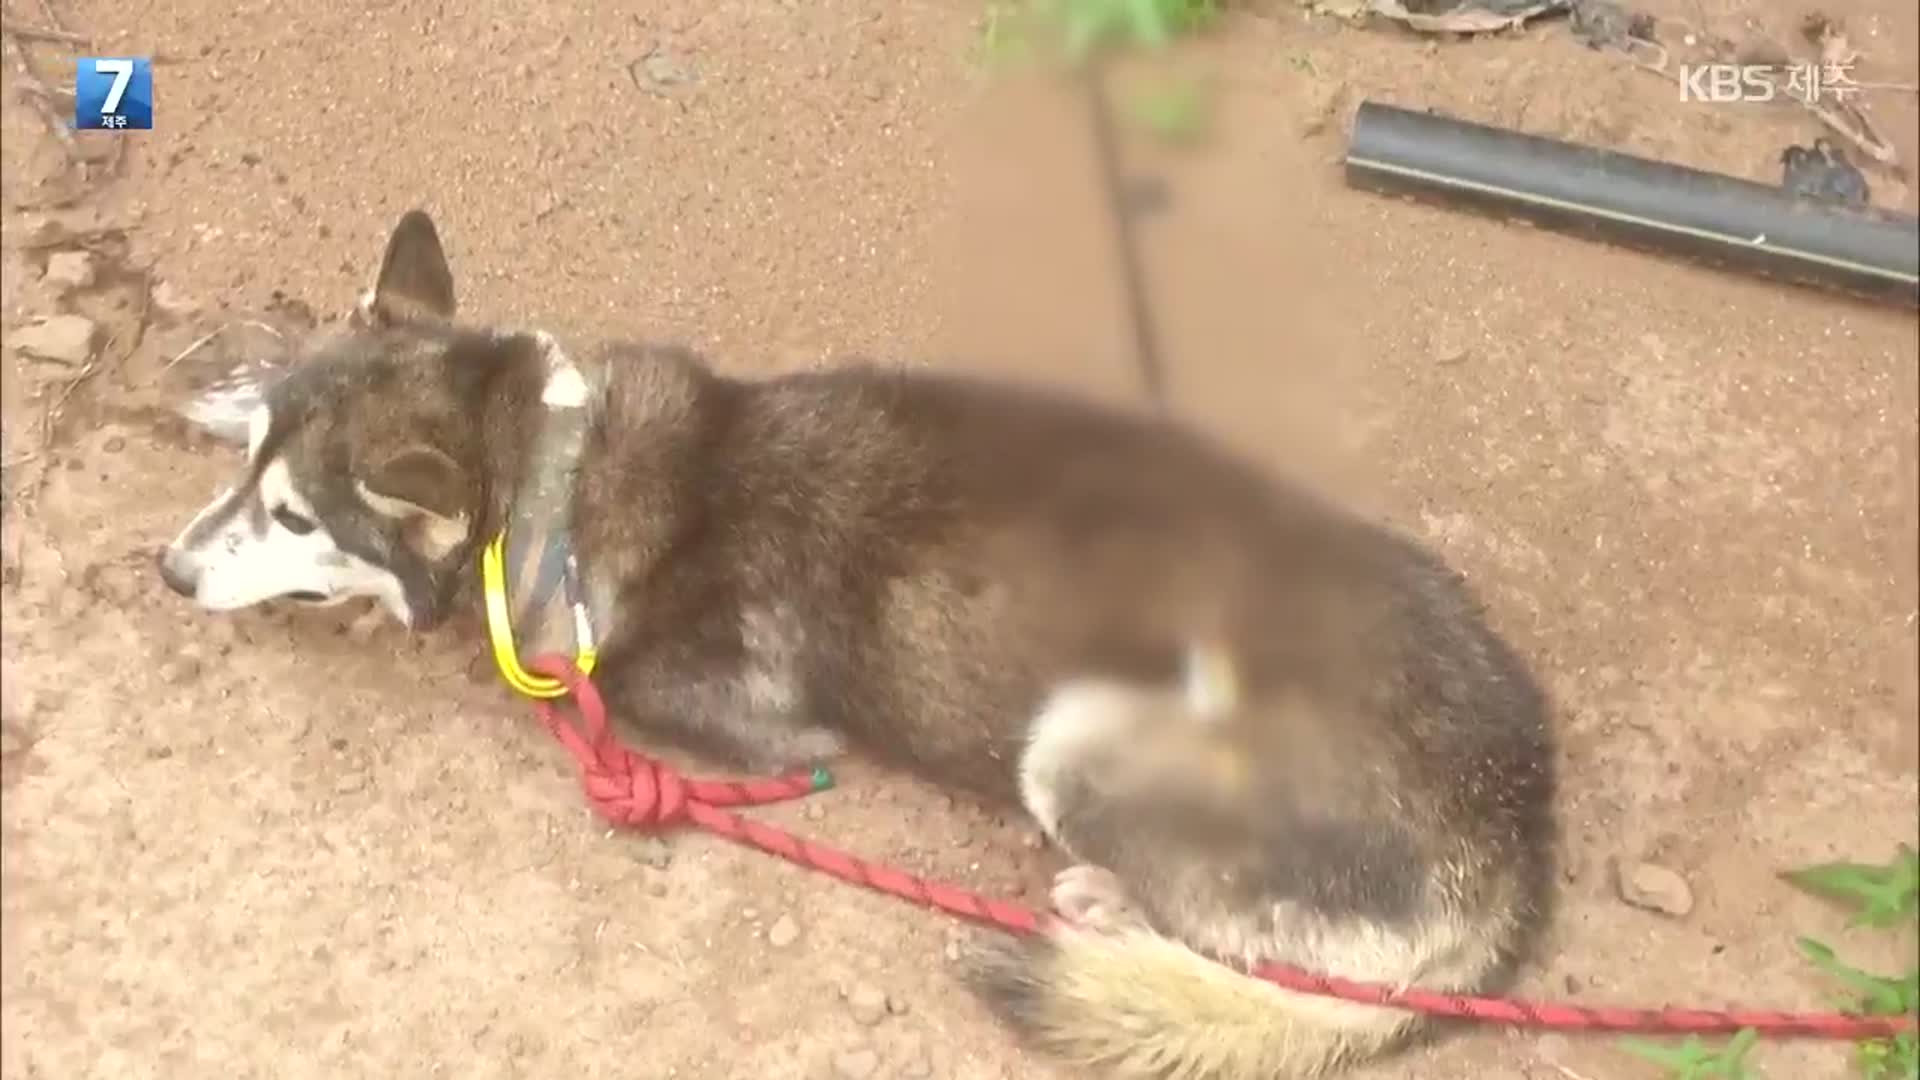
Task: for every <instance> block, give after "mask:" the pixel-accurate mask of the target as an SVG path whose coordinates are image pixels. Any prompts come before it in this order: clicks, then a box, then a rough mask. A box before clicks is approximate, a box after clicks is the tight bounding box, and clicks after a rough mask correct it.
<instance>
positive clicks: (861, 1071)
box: [833, 1050, 880, 1080]
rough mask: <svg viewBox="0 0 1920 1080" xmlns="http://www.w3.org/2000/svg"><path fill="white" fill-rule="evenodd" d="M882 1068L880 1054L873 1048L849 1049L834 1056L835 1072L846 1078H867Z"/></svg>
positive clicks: (850, 1079)
mask: <svg viewBox="0 0 1920 1080" xmlns="http://www.w3.org/2000/svg"><path fill="white" fill-rule="evenodd" d="M879 1068H880V1055H879V1054H876V1053H874V1052H873V1051H872V1050H847V1051H844V1052H842V1053H839V1054H835V1055H834V1056H833V1074H834V1075H835V1076H839V1077H843V1078H844V1080H866V1078H867V1077H869V1076H872V1075H873V1074H874V1072H875V1071H876V1070H878V1069H879Z"/></svg>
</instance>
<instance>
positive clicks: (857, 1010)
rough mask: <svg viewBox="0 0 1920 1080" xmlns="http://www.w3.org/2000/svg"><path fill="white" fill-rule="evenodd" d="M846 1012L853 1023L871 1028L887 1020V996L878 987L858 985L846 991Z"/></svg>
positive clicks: (864, 984)
mask: <svg viewBox="0 0 1920 1080" xmlns="http://www.w3.org/2000/svg"><path fill="white" fill-rule="evenodd" d="M847 1011H848V1012H850V1013H852V1014H853V1019H854V1022H855V1023H857V1024H864V1025H866V1026H867V1027H872V1026H873V1025H875V1024H877V1023H879V1022H880V1021H882V1020H884V1019H886V1018H887V995H886V993H885V992H884V991H882V990H881V989H880V988H879V987H876V986H870V985H868V984H866V983H860V984H858V985H856V986H854V987H853V989H851V990H849V991H847Z"/></svg>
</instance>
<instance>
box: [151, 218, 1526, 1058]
mask: <svg viewBox="0 0 1920 1080" xmlns="http://www.w3.org/2000/svg"><path fill="white" fill-rule="evenodd" d="M297 353H298V355H297V357H296V360H295V362H292V363H290V364H288V365H286V366H285V367H284V368H283V369H282V370H280V372H279V374H277V375H276V376H275V377H274V378H271V379H258V380H255V381H254V382H253V383H251V384H248V385H245V386H227V387H224V388H222V389H220V390H219V391H218V392H215V393H210V394H209V395H208V396H206V397H205V398H203V399H202V401H201V402H200V406H201V413H200V415H199V419H200V421H201V423H202V426H204V427H206V428H207V429H208V430H211V431H225V432H228V433H230V434H232V435H234V436H235V437H236V438H244V442H245V444H246V457H245V464H244V466H243V467H242V468H241V470H240V473H239V477H238V479H237V480H236V481H235V482H234V483H233V484H232V485H231V486H230V487H229V488H227V489H226V490H224V491H223V492H221V493H220V494H219V495H218V497H217V498H215V499H214V500H213V502H212V503H211V504H210V505H208V506H207V507H206V508H205V509H203V510H201V511H200V512H199V514H198V515H196V516H195V517H194V518H193V519H192V521H191V522H190V523H189V524H187V525H186V527H185V528H184V529H183V530H182V531H181V532H180V534H179V535H178V536H177V537H176V538H175V539H174V540H173V541H172V542H171V543H170V544H169V545H168V546H167V547H166V548H165V550H164V551H163V552H161V554H160V556H159V559H158V562H159V576H160V577H161V578H162V579H163V580H164V582H165V584H166V585H167V586H168V587H169V588H171V589H172V590H173V591H174V592H176V593H178V594H180V595H181V596H184V597H187V598H189V599H191V600H193V601H195V602H196V603H197V604H198V605H199V606H201V607H202V608H206V609H209V610H213V611H229V610H234V609H237V608H242V607H247V606H250V605H253V604H257V603H261V602H264V601H268V600H273V599H283V598H293V599H298V600H304V601H307V602H311V603H322V604H325V603H337V602H340V601H342V600H344V599H347V598H350V597H371V598H373V599H374V600H375V601H377V602H378V603H379V604H381V605H383V606H384V607H385V609H386V610H387V611H388V612H390V613H391V614H392V615H393V616H395V617H396V618H398V619H399V620H400V621H401V622H402V623H404V624H406V626H408V627H410V628H411V629H413V630H415V631H427V630H430V629H432V628H433V627H435V626H436V625H437V624H439V623H441V622H442V621H443V620H444V619H445V618H446V617H447V616H448V614H449V613H450V612H452V611H455V610H457V609H458V606H459V605H460V604H461V603H463V602H470V600H471V597H472V591H473V590H472V588H471V585H470V582H471V580H472V579H473V578H474V577H475V576H476V575H475V568H476V566H477V565H478V566H482V567H486V568H488V573H489V574H493V575H495V577H494V578H490V579H489V580H490V581H492V582H493V584H491V585H489V586H488V587H487V588H485V589H483V590H482V592H483V594H484V595H485V597H486V602H487V605H488V608H487V612H488V619H489V624H490V625H497V624H499V623H502V622H505V623H511V624H513V625H511V626H509V628H508V633H509V636H510V640H511V642H512V647H511V649H510V650H509V652H510V653H512V654H514V655H532V654H534V653H541V654H552V655H559V656H562V657H564V656H569V655H574V656H578V657H581V658H582V662H583V663H584V662H586V660H587V659H589V658H590V659H591V661H592V663H593V664H594V677H595V678H596V679H597V681H598V683H599V685H600V686H601V688H602V691H603V693H604V694H605V696H606V697H607V699H608V700H609V702H610V704H611V705H612V707H613V708H614V710H615V711H616V713H617V715H619V716H620V717H622V718H623V721H624V722H625V723H626V724H628V725H629V726H630V727H631V729H632V730H633V731H635V732H636V733H638V734H639V735H640V736H641V737H643V738H647V739H651V740H654V741H657V742H665V743H669V744H673V745H678V746H681V747H685V748H688V749H691V750H694V751H698V752H700V753H703V754H706V755H708V756H709V757H712V758H717V759H718V760H719V761H721V762H724V763H726V764H728V765H730V766H732V767H735V768H739V769H742V770H753V771H765V770H774V769H781V768H787V767H793V766H802V765H813V764H820V763H824V762H827V761H830V760H832V759H834V758H836V757H838V756H840V755H842V754H843V753H848V752H855V751H857V752H861V753H864V754H866V755H869V756H870V757H872V758H877V759H879V760H881V761H885V762H889V763H892V764H894V765H897V766H900V767H903V768H905V769H907V770H910V771H912V772H913V773H916V774H918V775H919V776H922V777H924V778H926V779H928V780H930V781H932V782H934V783H936V784H940V785H942V786H944V787H947V788H949V789H953V790H956V791H959V792H965V793H970V794H973V795H975V796H978V797H980V798H983V799H986V800H989V801H992V802H998V803H1002V804H1006V805H1017V806H1020V807H1023V808H1024V809H1025V810H1026V811H1027V812H1028V813H1030V814H1031V815H1032V817H1033V818H1034V820H1035V821H1037V823H1038V824H1039V826H1040V828H1041V829H1043V830H1044V831H1045V833H1046V835H1047V836H1049V837H1050V838H1051V839H1052V840H1053V842H1054V843H1056V844H1057V845H1058V846H1059V848H1061V849H1062V850H1063V851H1064V852H1065V853H1067V854H1068V855H1069V857H1070V858H1071V860H1072V864H1073V865H1072V866H1071V867H1070V868H1069V869H1068V870H1066V871H1065V872H1064V873H1062V874H1061V875H1060V876H1059V878H1058V879H1057V880H1056V883H1055V888H1054V895H1053V899H1054V905H1055V907H1056V909H1057V910H1058V912H1059V913H1060V915H1061V916H1062V918H1060V919H1058V920H1056V921H1054V922H1053V923H1052V924H1050V926H1049V928H1048V929H1047V930H1046V932H1045V933H1043V934H1041V935H1038V936H1035V937H1030V938H1023V939H1020V940H1018V941H1016V942H1014V943H1012V944H1009V945H1005V946H995V947H991V948H988V949H985V950H983V951H982V952H981V953H979V954H978V955H976V956H975V957H973V958H972V959H970V960H969V961H968V963H967V965H966V968H967V970H966V971H965V972H964V975H963V977H964V979H965V981H966V982H967V983H968V984H969V985H970V986H972V987H973V988H974V989H975V990H976V991H977V992H978V993H979V994H980V995H981V997H982V999H983V1000H984V1001H985V1002H986V1003H987V1004H988V1005H989V1007H990V1008H991V1009H992V1010H993V1011H994V1012H995V1013H996V1014H997V1015H998V1016H999V1017H1001V1018H1002V1019H1003V1020H1004V1021H1005V1022H1006V1023H1007V1025H1009V1027H1010V1029H1011V1030H1012V1031H1013V1032H1015V1033H1016V1034H1017V1036H1018V1037H1020V1038H1021V1039H1023V1040H1024V1041H1025V1042H1026V1044H1027V1045H1029V1046H1031V1047H1032V1048H1034V1049H1035V1050H1036V1051H1038V1052H1041V1053H1043V1054H1045V1055H1049V1056H1051V1057H1052V1058H1054V1059H1055V1060H1057V1061H1059V1062H1061V1063H1063V1064H1066V1065H1069V1066H1078V1067H1080V1068H1081V1069H1084V1070H1086V1071H1087V1072H1089V1073H1091V1074H1093V1075H1104V1076H1113V1077H1124V1078H1129V1080H1147V1078H1152V1080H1275V1078H1289V1077H1309V1076H1319V1075H1324V1074H1325V1073H1327V1072H1330V1071H1334V1070H1337V1069H1338V1068H1341V1067H1343V1066H1345V1065H1347V1064H1350V1063H1353V1062H1356V1061H1360V1060H1363V1059H1366V1058H1369V1057H1373V1056H1377V1055H1381V1054H1386V1053H1390V1052H1394V1051H1396V1050H1397V1049H1399V1048H1401V1047H1403V1046H1405V1045H1406V1044H1407V1043H1409V1042H1411V1041H1412V1040H1413V1039H1414V1037H1415V1036H1416V1035H1417V1034H1418V1033H1420V1032H1421V1031H1422V1030H1423V1027H1422V1025H1421V1024H1420V1023H1419V1021H1418V1020H1417V1018H1415V1017H1414V1016H1412V1015H1411V1014H1409V1013H1407V1012H1404V1011H1401V1010H1395V1009H1390V1008H1382V1007H1375V1006H1367V1005H1360V1004H1352V1003H1347V1002H1340V1001H1334V1000H1329V999H1322V998H1318V997H1314V996H1310V995H1306V994H1302V993H1298V992H1294V991H1289V990H1285V989H1282V988H1280V987H1278V986H1276V985H1273V984H1271V983H1269V982H1265V981H1262V980H1259V979H1257V978H1254V977H1252V976H1250V975H1248V974H1244V973H1242V972H1241V971H1239V970H1236V967H1245V966H1252V965H1257V964H1262V963H1279V964H1289V965H1296V966H1299V967H1303V968H1306V969H1309V970H1313V971H1316V972H1320V973H1324V974H1326V975H1331V976H1338V977H1344V978H1348V979H1356V980H1363V981H1369V982H1377V983H1385V984H1390V985H1394V986H1412V985H1418V986H1421V987H1424V988H1428V989H1433V990H1438V991H1443V992H1449V993H1469V992H1476V991H1483V990H1487V989H1490V988H1493V987H1496V986H1498V985H1499V984H1500V983H1502V982H1503V981H1505V980H1506V979H1508V978H1510V977H1511V975H1512V974H1513V972H1514V969H1515V967H1516V965H1517V964H1518V963H1519V962H1520V961H1521V960H1522V959H1524V957H1525V956H1526V955H1527V954H1528V953H1529V951H1530V947H1531V944H1532V943H1533V942H1534V941H1535V940H1536V938H1537V936H1538V930H1539V928H1540V926H1541V924H1542V922H1543V921H1544V919H1545V918H1546V917H1547V911H1548V907H1549V903H1550V882H1551V879H1552V871H1551V866H1552V860H1553V855H1552V852H1553V847H1554V841H1555V829H1556V826H1555V822H1554V815H1553V812H1552V803H1553V797H1554V788H1555V780H1554V773H1553V767H1552V762H1553V756H1554V748H1553V741H1552V737H1551V731H1550V724H1549V717H1548V713H1549V703H1548V702H1547V700H1546V698H1545V695H1544V693H1543V692H1542V690H1541V689H1540V688H1539V686H1538V685H1537V684H1536V682H1535V681H1534V679H1533V678H1532V676H1531V675H1530V674H1529V672H1528V669H1527V667H1526V665H1525V664H1524V663H1523V662H1522V660H1521V659H1520V658H1519V657H1518V656H1517V655H1516V653H1515V652H1514V651H1513V650H1512V649H1511V648H1510V647H1509V646H1508V645H1506V644H1505V643H1504V642H1503V641H1502V640H1501V638H1500V637H1499V636H1498V635H1496V633H1495V632H1494V631H1493V630H1492V629H1491V628H1490V625H1489V623H1488V621H1487V620H1486V618H1485V617H1484V615H1483V614H1482V612H1481V610H1480V606H1479V604H1478V603H1477V601H1476V600H1475V599H1474V597H1473V595H1472V593H1471V590H1470V589H1469V588H1468V587H1467V586H1466V584H1465V583H1464V582H1463V581H1462V579H1461V578H1460V576H1459V575H1458V574H1456V573H1455V572H1453V571H1451V570H1450V569H1448V568H1447V567H1446V566H1445V565H1444V564H1443V563H1441V562H1440V561H1439V560H1438V559H1437V558H1436V557H1435V556H1434V555H1433V554H1431V553H1430V552H1428V551H1427V550H1425V549H1424V548H1422V547H1421V546H1419V545H1418V544H1416V543H1414V542H1413V541H1411V540H1410V539H1408V538H1405V537H1403V536H1401V535H1399V534H1397V533H1395V532H1393V531H1391V530H1388V529H1386V528H1384V527H1382V526H1379V525H1377V524H1374V523H1371V522H1368V521H1365V520H1362V519H1361V518H1360V517H1359V516H1358V515H1357V514H1355V513H1350V512H1346V511H1343V510H1341V509H1339V508H1338V507H1337V506H1335V505H1332V504H1331V502H1330V500H1329V499H1327V498H1326V497H1323V496H1316V495H1309V494H1307V493H1306V492H1305V491H1304V490H1301V489H1298V488H1296V487H1294V486H1291V485H1289V484H1285V483H1282V482H1281V481H1280V480H1279V479H1277V478H1276V477H1273V476H1269V475H1267V474H1266V473H1264V472H1263V471H1261V470H1260V469H1258V468H1256V467H1254V466H1253V465H1251V464H1249V463H1247V462H1246V461H1244V460H1242V459H1240V458H1239V457H1237V456H1235V455H1232V454H1230V453H1229V452H1227V451H1226V450H1225V449H1223V448H1221V447H1220V446H1218V445H1216V444H1214V443H1212V442H1209V441H1208V440H1206V439H1205V438H1203V437H1202V436H1201V435H1199V434H1198V433H1197V432H1194V431H1191V430H1189V429H1187V428H1185V427H1182V426H1180V425H1178V424H1176V423H1174V422H1171V421H1165V420H1161V419H1156V418H1152V417H1149V416H1147V415H1145V414H1144V413H1142V414H1139V415H1136V414H1134V413H1131V412H1128V411H1126V410H1125V409H1122V408H1120V407H1117V406H1103V405H1095V404H1092V403H1090V402H1087V401H1082V400H1079V399H1077V398H1074V397H1072V396H1070V395H1066V394H1064V393H1061V392H1057V391H1043V390H1041V389H1039V388H1037V387H1033V386H1027V385H1021V384H1015V383H1011V382H997V381H989V380H985V379H976V378H968V377H963V376H960V375H954V374H939V373H934V372H930V371H919V372H910V371H908V370H906V369H894V368H888V367H883V366H879V365H875V364H872V363H865V362H858V361H851V360H850V361H847V362H844V363H841V364H837V365H835V366H833V367H831V368H828V369H823V370H817V371H810V372H804V373H791V374H784V375H778V376H771V377H763V378H756V379H741V378H734V377H730V376H727V375H725V374H722V373H720V372H719V371H717V370H715V369H714V368H713V367H712V366H710V365H709V364H708V363H707V362H706V361H705V360H703V359H702V358H701V357H700V356H699V355H697V354H696V353H694V352H692V351H690V350H688V349H685V348H682V347H678V346H673V345H663V344H648V343H616V344H611V345H604V346H600V347H596V348H594V349H592V350H589V351H583V352H580V353H579V354H578V355H576V353H575V351H573V350H572V349H570V348H569V346H568V345H567V344H565V343H563V342H562V341H561V340H560V339H559V338H557V337H555V336H553V335H551V334H549V333H546V332H542V331H521V330H513V329H499V328H487V327H481V326H476V325H473V324H470V323H468V322H465V321H462V320H461V319H460V318H459V317H457V315H456V305H455V299H454V287H453V278H452V274H451V272H450V270H449V268H448V265H447V261H446V257H445V254H444V252H443V249H442V246H441V243H440V239H439V234H438V231H437V230H436V227H435V225H434V223H433V221H432V219H431V218H430V217H428V216H427V215H426V214H425V213H424V212H422V211H418V210H416V211H411V212H409V213H407V214H406V215H405V216H404V217H402V218H401V220H400V221H399V223H398V225H397V226H396V228H395V229H394V231H393V233H392V234H391V236H390V238H389V240H388V243H387V247H386V251H385V254H384V257H383V259H382V262H381V264H380V268H379V272H378V274H377V276H376V279H375V284H374V287H373V288H372V290H371V291H370V292H368V293H367V294H365V295H364V296H363V297H362V298H361V299H360V302H359V304H358V306H357V307H356V308H355V309H354V314H353V315H352V316H351V317H349V318H348V319H346V320H344V326H343V327H342V328H339V329H335V330H332V331H330V332H328V333H326V334H323V335H322V336H321V337H319V338H318V339H317V340H316V341H314V342H312V343H310V344H306V345H303V346H301V347H300V348H299V349H298V350H297ZM223 418H224V419H223ZM507 662H508V663H517V661H514V660H509V661H507Z"/></svg>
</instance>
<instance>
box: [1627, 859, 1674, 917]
mask: <svg viewBox="0 0 1920 1080" xmlns="http://www.w3.org/2000/svg"><path fill="white" fill-rule="evenodd" d="M1615 874H1616V877H1615V880H1614V886H1615V888H1616V889H1617V890H1618V892H1619V894H1620V899H1622V900H1624V901H1626V902H1627V903H1628V904H1631V905H1632V906H1634V907H1637V908H1640V909H1642V910H1644V911H1654V912H1658V913H1660V914H1662V915H1670V916H1672V917H1674V918H1676V919H1677V918H1682V917H1684V916H1685V915H1686V914H1687V913H1688V912H1691V911H1692V910H1693V889H1692V888H1690V887H1689V886H1688V885H1687V881H1686V879H1685V878H1683V877H1681V876H1680V875H1679V874H1677V873H1675V872H1673V871H1672V870H1669V869H1667V868H1666V867H1664V866H1661V865H1660V864H1658V863H1651V862H1631V863H1621V864H1620V865H1619V867H1618V868H1617V869H1616V871H1615Z"/></svg>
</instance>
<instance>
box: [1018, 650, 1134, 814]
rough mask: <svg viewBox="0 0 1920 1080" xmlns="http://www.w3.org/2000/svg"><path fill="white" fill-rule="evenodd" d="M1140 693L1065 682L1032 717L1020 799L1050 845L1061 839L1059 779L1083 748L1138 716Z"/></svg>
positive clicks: (1118, 733)
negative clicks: (1050, 841)
mask: <svg viewBox="0 0 1920 1080" xmlns="http://www.w3.org/2000/svg"><path fill="white" fill-rule="evenodd" d="M1140 694H1141V691H1140V690H1139V689H1138V688H1137V687H1131V686H1124V685H1121V684H1119V683H1115V682H1106V681H1102V680H1097V679H1085V680H1079V681H1075V682H1069V683H1065V684H1063V685H1061V686H1060V687H1058V688H1056V689H1055V690H1054V692H1053V694H1052V695H1051V696H1049V697H1048V699H1047V703H1046V704H1045V705H1044V706H1042V707H1041V709H1040V712H1039V714H1038V715H1036V716H1035V717H1034V718H1033V724H1032V725H1031V726H1030V727H1029V728H1028V734H1027V749H1026V753H1024V754H1022V755H1021V757H1020V801H1021V802H1023V803H1025V804H1026V807H1027V812H1028V813H1030V814H1032V815H1033V818H1034V821H1036V822H1037V823H1038V824H1039V826H1040V828H1041V829H1042V830H1043V831H1044V832H1045V833H1046V834H1047V836H1048V837H1049V838H1051V839H1052V840H1053V841H1054V843H1056V844H1057V843H1060V832H1059V830H1060V801H1059V795H1058V787H1059V784H1060V781H1061V779H1062V778H1063V777H1064V776H1065V775H1066V774H1068V773H1070V772H1072V771H1074V769H1076V768H1077V767H1078V765H1079V762H1080V761H1081V759H1082V757H1083V755H1085V754H1086V752H1087V751H1089V750H1091V749H1092V748H1094V747H1095V746H1098V745H1101V744H1103V743H1109V742H1112V741H1114V740H1116V739H1120V738H1123V737H1124V736H1125V734H1126V732H1127V730H1128V729H1129V728H1131V727H1132V726H1133V723H1134V720H1135V717H1136V716H1137V715H1138V714H1139V711H1140V707H1141V699H1140ZM1063 846H1064V845H1063Z"/></svg>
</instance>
